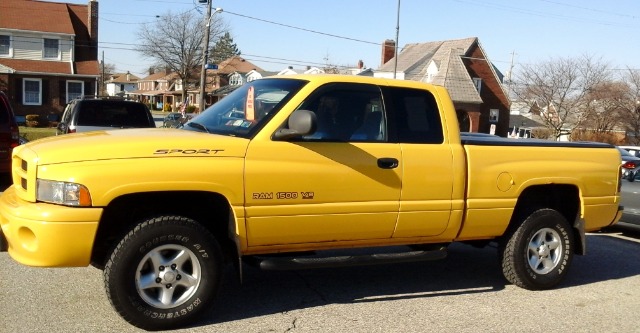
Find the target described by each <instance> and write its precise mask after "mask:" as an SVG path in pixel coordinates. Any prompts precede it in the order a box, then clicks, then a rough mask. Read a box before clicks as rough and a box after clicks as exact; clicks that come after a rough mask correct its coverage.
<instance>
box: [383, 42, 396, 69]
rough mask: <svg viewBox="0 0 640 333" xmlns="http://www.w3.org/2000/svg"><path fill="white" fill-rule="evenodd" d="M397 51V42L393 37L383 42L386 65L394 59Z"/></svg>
mask: <svg viewBox="0 0 640 333" xmlns="http://www.w3.org/2000/svg"><path fill="white" fill-rule="evenodd" d="M395 53H396V42H395V41H394V40H393V39H387V40H385V41H384V42H383V43H382V63H381V64H380V65H384V64H386V63H387V62H389V60H391V59H393V57H394V56H395Z"/></svg>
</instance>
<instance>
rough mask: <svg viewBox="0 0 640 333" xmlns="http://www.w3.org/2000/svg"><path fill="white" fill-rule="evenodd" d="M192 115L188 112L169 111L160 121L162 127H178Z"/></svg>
mask: <svg viewBox="0 0 640 333" xmlns="http://www.w3.org/2000/svg"><path fill="white" fill-rule="evenodd" d="M192 118H193V115H192V114H190V113H185V114H184V115H183V114H182V113H181V112H171V113H169V114H168V115H167V116H166V117H164V120H163V121H162V127H170V128H179V127H182V125H184V123H186V122H187V121H189V120H191V119H192Z"/></svg>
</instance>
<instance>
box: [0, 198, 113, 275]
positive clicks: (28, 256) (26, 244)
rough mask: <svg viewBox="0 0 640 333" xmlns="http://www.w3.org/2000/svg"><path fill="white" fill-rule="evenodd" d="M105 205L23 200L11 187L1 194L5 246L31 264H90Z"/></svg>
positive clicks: (0, 206) (21, 259)
mask: <svg viewBox="0 0 640 333" xmlns="http://www.w3.org/2000/svg"><path fill="white" fill-rule="evenodd" d="M101 215H102V208H77V207H66V206H59V205H52V204H46V203H33V202H27V201H24V200H21V199H19V198H18V197H17V196H16V194H15V190H14V188H13V186H12V187H9V188H8V189H7V190H6V191H5V192H4V193H3V194H2V196H0V227H1V229H0V230H1V233H2V234H3V240H2V244H3V245H2V246H4V247H6V248H7V251H8V252H9V255H10V256H11V257H12V258H13V259H14V260H15V261H17V262H19V263H21V264H24V265H28V266H40V267H74V266H88V265H89V263H90V260H91V251H92V248H93V241H94V239H95V234H96V231H97V229H98V221H99V220H100V216H101Z"/></svg>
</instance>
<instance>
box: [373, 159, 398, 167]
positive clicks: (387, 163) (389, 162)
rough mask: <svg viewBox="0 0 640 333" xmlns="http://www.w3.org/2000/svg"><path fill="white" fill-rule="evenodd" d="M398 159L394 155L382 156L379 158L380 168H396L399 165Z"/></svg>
mask: <svg viewBox="0 0 640 333" xmlns="http://www.w3.org/2000/svg"><path fill="white" fill-rule="evenodd" d="M398 164H399V162H398V159H396V158H393V157H382V158H379V159H378V168H380V169H395V168H397V167H398Z"/></svg>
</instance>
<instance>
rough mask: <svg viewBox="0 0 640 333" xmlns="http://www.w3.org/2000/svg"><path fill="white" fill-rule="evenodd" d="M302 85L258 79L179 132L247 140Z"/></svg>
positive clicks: (299, 81)
mask: <svg viewBox="0 0 640 333" xmlns="http://www.w3.org/2000/svg"><path fill="white" fill-rule="evenodd" d="M306 83H307V81H302V80H296V79H259V80H255V81H252V82H249V83H246V84H244V85H243V86H241V87H240V88H238V89H236V90H235V91H234V92H232V93H231V94H229V95H228V96H226V97H224V98H222V99H221V100H219V101H218V102H217V103H215V104H213V105H212V106H211V107H209V108H208V109H206V110H205V111H204V112H203V113H202V114H200V115H198V116H197V117H195V118H193V119H192V120H191V121H189V122H187V123H186V124H185V125H184V127H183V128H184V129H186V130H190V131H201V132H207V133H214V134H223V135H231V136H239V137H243V138H249V137H251V136H253V134H254V133H256V132H257V131H258V130H259V129H260V128H262V126H264V124H265V123H266V122H267V121H268V120H269V119H271V117H273V115H274V114H275V113H276V112H278V110H280V108H281V107H282V106H283V105H284V104H285V103H286V102H287V101H288V100H289V99H291V97H292V96H293V95H294V94H295V93H296V92H298V90H300V88H302V87H303V86H304V85H305V84H306Z"/></svg>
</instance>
